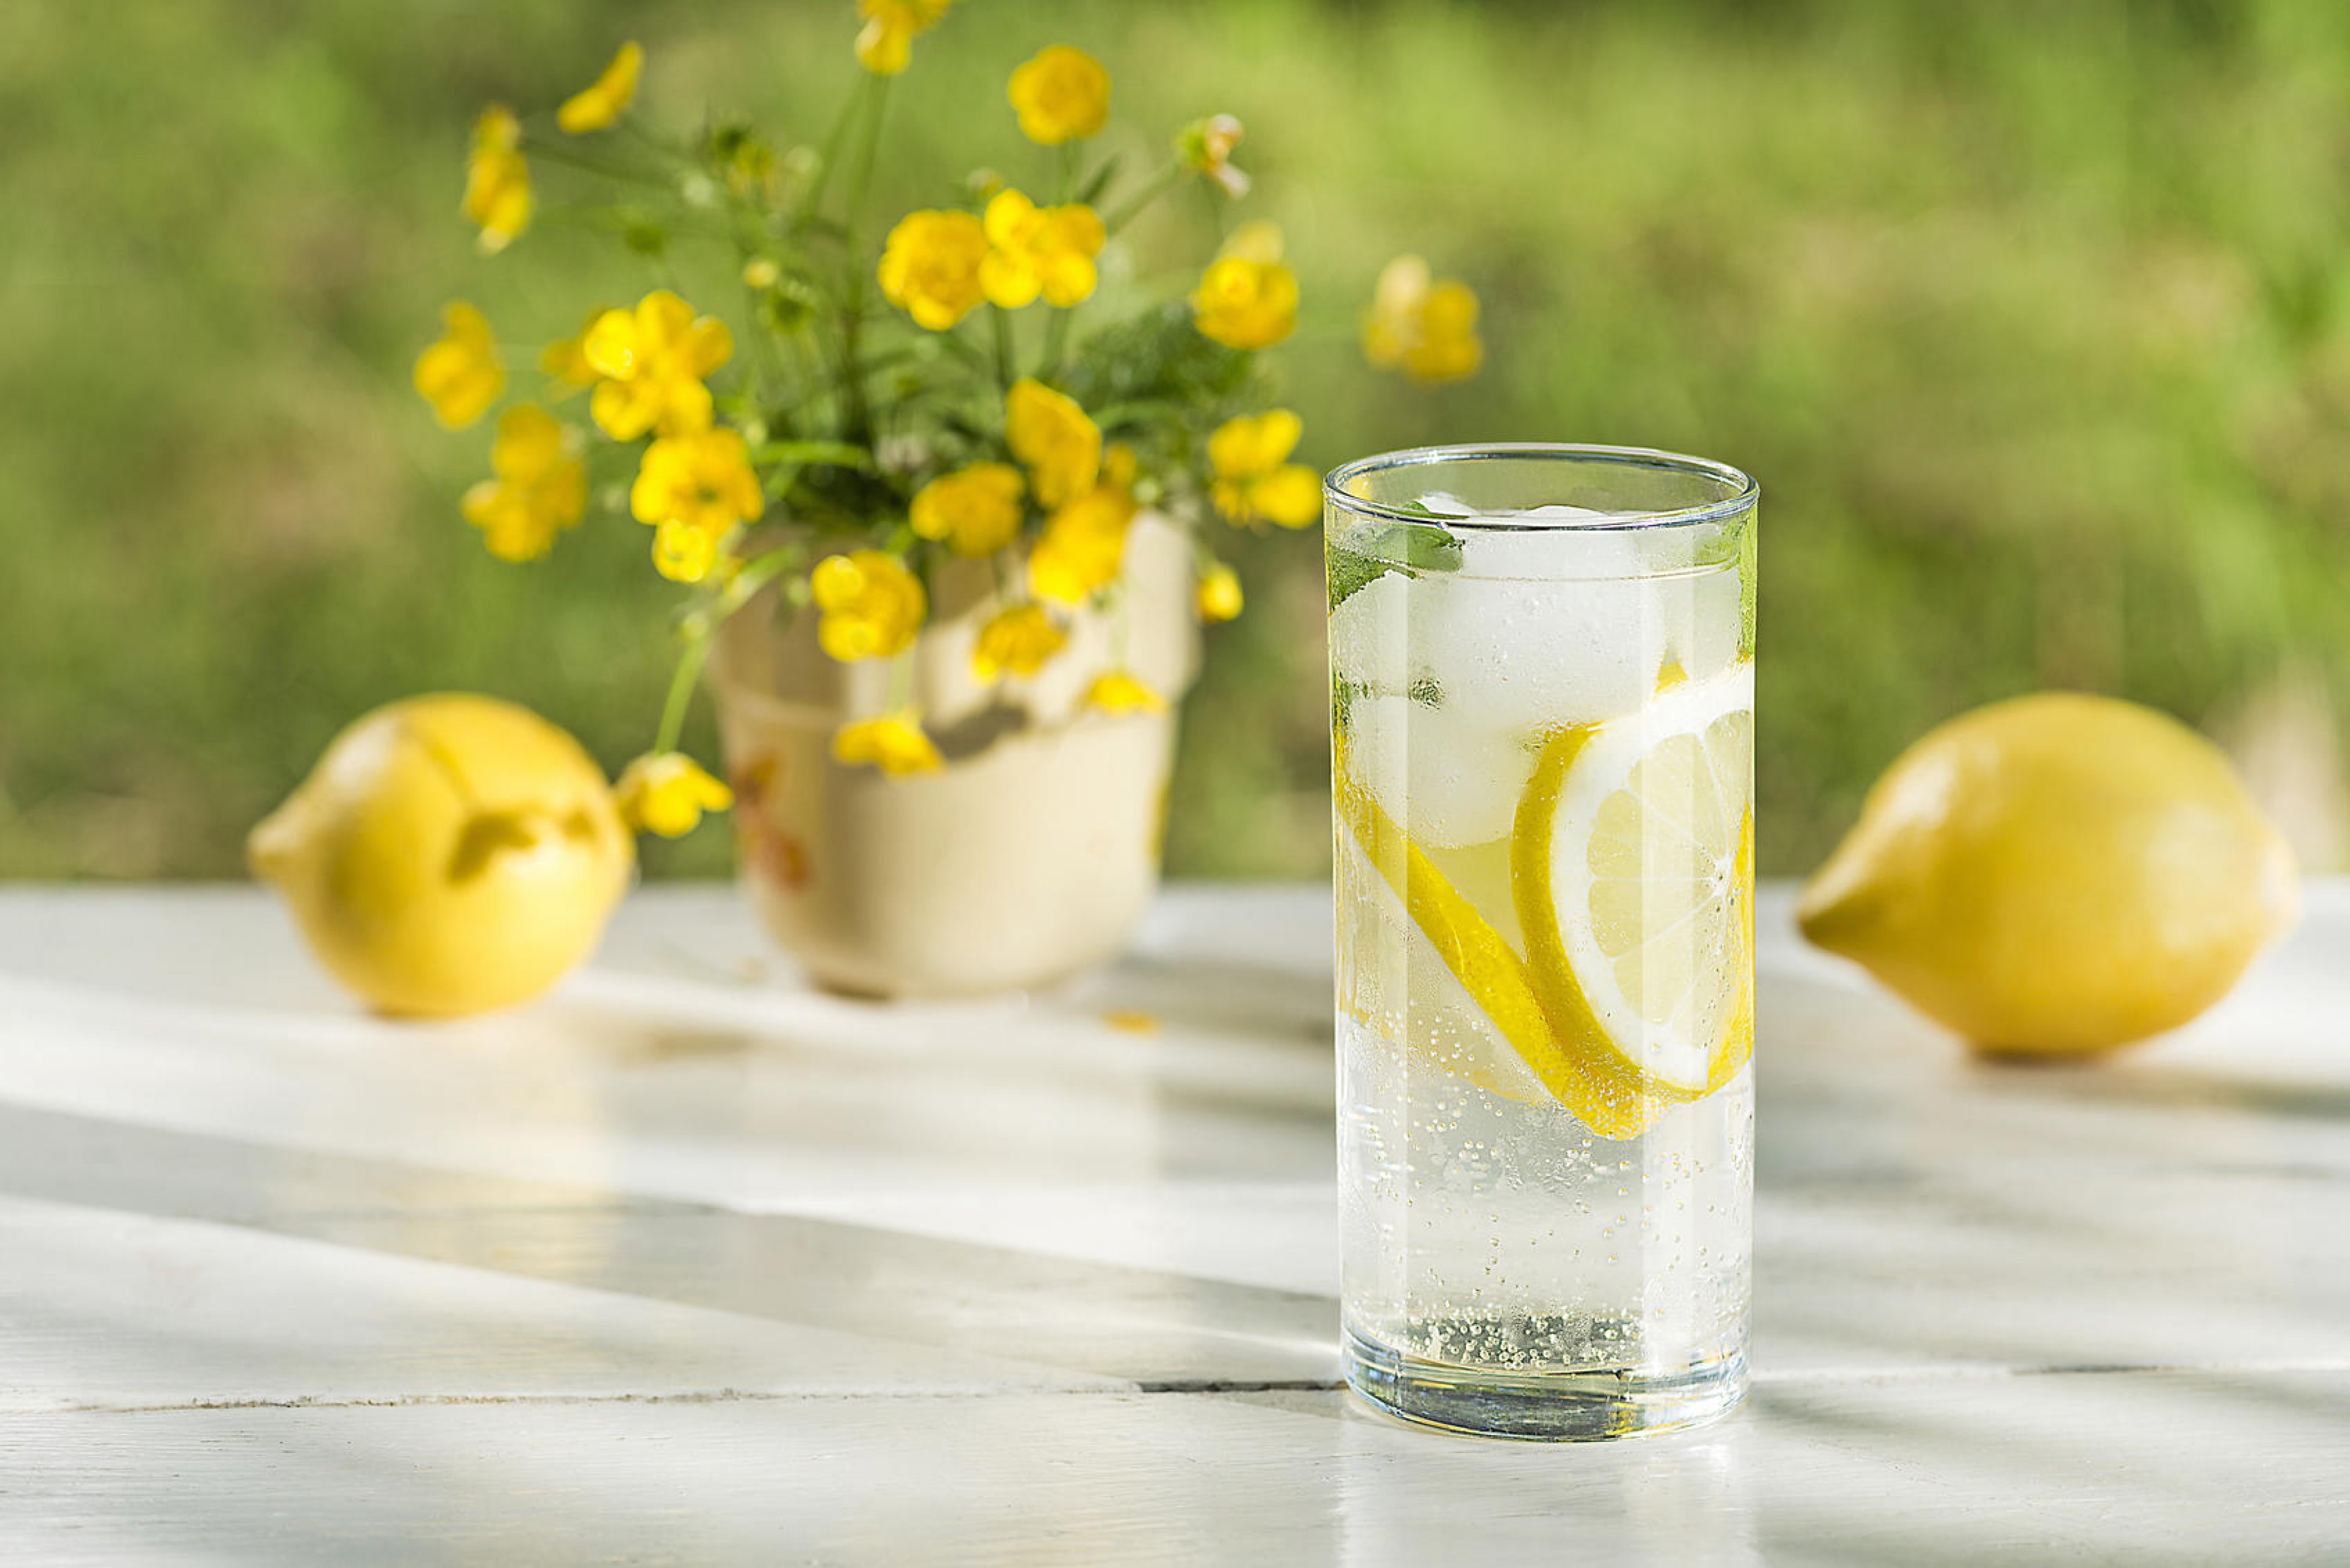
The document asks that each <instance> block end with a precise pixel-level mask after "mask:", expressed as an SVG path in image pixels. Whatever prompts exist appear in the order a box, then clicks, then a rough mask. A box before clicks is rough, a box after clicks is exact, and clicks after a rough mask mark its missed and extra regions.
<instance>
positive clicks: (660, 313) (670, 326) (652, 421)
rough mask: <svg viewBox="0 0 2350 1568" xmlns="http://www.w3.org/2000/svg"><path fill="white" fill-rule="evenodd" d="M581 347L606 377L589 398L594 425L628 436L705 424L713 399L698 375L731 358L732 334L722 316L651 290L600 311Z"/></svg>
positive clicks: (584, 356) (593, 366)
mask: <svg viewBox="0 0 2350 1568" xmlns="http://www.w3.org/2000/svg"><path fill="white" fill-rule="evenodd" d="M579 352H580V358H582V359H583V360H584V361H585V362H586V364H587V368H588V369H591V370H593V371H594V372H595V373H596V374H597V375H598V376H600V377H602V378H604V379H603V380H602V382H601V383H599V384H598V386H597V388H596V391H595V394H594V396H593V397H592V398H591V399H590V400H589V402H588V412H589V414H590V415H591V416H592V417H593V418H594V420H595V421H596V424H597V427H598V429H600V430H601V431H603V432H604V433H605V434H606V435H608V436H610V437H611V438H612V439H613V440H614V441H634V440H636V439H637V438H638V437H639V436H640V435H643V434H644V433H645V432H646V431H658V432H659V433H660V434H661V435H665V436H667V435H682V434H687V433H690V432H692V431H702V430H707V429H708V428H709V427H710V421H711V411H712V400H711V396H710V389H709V388H708V387H707V386H705V385H703V381H702V379H703V378H704V377H706V376H709V375H710V374H711V373H712V372H713V371H715V370H717V369H719V368H720V367H722V366H723V365H724V364H725V363H726V362H727V360H728V359H729V358H732V357H733V352H734V340H733V336H732V335H731V334H730V333H729V332H728V331H727V329H726V324H725V323H724V322H723V321H720V320H718V319H717V318H716V317H709V316H696V315H695V314H694V311H693V306H691V305H688V304H687V303H686V302H685V301H684V300H683V299H681V298H680V297H679V296H676V295H675V294H672V293H671V292H670V291H669V290H667V289H655V290H654V291H653V292H652V293H650V294H648V295H646V296H644V298H642V299H640V300H639V301H638V302H637V304H636V306H635V307H634V308H632V309H627V310H607V311H605V312H604V313H603V314H602V315H600V316H598V317H597V318H596V320H595V323H594V324H593V325H592V326H590V327H588V328H587V332H586V333H585V334H584V335H583V336H582V337H581V338H580V344H579Z"/></svg>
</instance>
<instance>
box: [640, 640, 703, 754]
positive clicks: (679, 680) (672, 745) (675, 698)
mask: <svg viewBox="0 0 2350 1568" xmlns="http://www.w3.org/2000/svg"><path fill="white" fill-rule="evenodd" d="M713 629H714V628H712V625H711V623H710V621H709V619H708V618H706V617H703V616H695V617H693V618H691V619H690V620H688V621H687V622H686V626H685V645H684V646H683V647H682V648H681V649H678V653H677V668H676V669H675V670H672V671H671V674H670V678H669V697H668V699H667V700H666V701H663V702H662V703H661V716H660V732H659V733H658V734H656V735H655V736H654V737H653V751H654V753H656V754H659V753H666V752H673V751H675V750H677V738H678V735H679V734H680V732H682V731H683V730H684V729H685V711H686V709H687V708H689V707H691V705H692V702H693V685H694V682H695V681H697V680H701V679H702V665H703V664H704V663H706V662H707V661H708V660H709V658H710V639H711V634H712V630H713Z"/></svg>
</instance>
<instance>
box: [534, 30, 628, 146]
mask: <svg viewBox="0 0 2350 1568" xmlns="http://www.w3.org/2000/svg"><path fill="white" fill-rule="evenodd" d="M644 68H645V51H644V49H643V48H642V47H640V46H639V45H638V44H635V43H626V44H622V45H621V46H620V52H619V54H617V55H614V56H613V57H612V63H611V64H610V65H608V66H606V67H604V74H603V75H602V76H599V77H598V78H596V79H595V80H594V81H592V82H590V83H588V84H587V87H586V88H583V89H581V90H580V91H578V92H576V93H574V94H572V95H571V96H570V97H569V98H567V99H564V100H563V107H562V108H561V109H556V111H555V123H556V124H557V125H559V126H561V127H562V128H563V129H564V130H566V131H567V132H568V133H569V134H571V135H573V136H578V135H580V134H582V133H584V132H586V131H590V130H603V129H604V128H605V127H606V126H608V125H609V124H611V123H612V122H613V121H614V120H616V119H619V118H620V115H621V112H622V111H623V110H625V109H627V108H628V107H629V103H630V102H631V101H633V100H634V99H635V98H636V96H637V76H638V73H639V72H640V71H642V70H643V69H644Z"/></svg>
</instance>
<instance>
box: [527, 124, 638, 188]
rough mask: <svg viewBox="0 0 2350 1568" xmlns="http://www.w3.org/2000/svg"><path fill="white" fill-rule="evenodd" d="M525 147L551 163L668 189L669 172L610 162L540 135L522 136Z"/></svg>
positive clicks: (529, 151) (532, 153) (611, 178)
mask: <svg viewBox="0 0 2350 1568" xmlns="http://www.w3.org/2000/svg"><path fill="white" fill-rule="evenodd" d="M523 148H524V150H525V151H527V152H528V153H529V154H530V155H531V156H532V157H533V158H544V159H546V161H548V162H549V163H566V164H568V165H570V166H571V167H572V168H574V169H585V170H587V171H588V172H589V173H591V174H601V175H603V176H604V177H605V178H606V179H608V180H625V181H628V182H630V183H632V184H638V185H653V186H658V187H660V189H661V190H664V191H666V190H668V189H669V179H668V177H667V176H666V175H663V174H660V173H656V172H653V171H649V170H643V169H631V168H629V167H628V166H627V165H625V164H620V163H608V162H606V161H604V160H603V159H601V158H597V157H592V156H590V155H589V154H587V153H585V152H580V151H576V150H574V149H572V148H569V147H566V146H564V145H563V144H562V143H561V142H559V141H548V140H544V139H543V138H540V137H536V136H525V137H524V138H523Z"/></svg>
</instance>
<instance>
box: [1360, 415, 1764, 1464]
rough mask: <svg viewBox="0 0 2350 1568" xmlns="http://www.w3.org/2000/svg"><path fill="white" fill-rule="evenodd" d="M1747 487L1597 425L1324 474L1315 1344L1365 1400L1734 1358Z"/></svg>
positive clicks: (1740, 1130) (1599, 1419)
mask: <svg viewBox="0 0 2350 1568" xmlns="http://www.w3.org/2000/svg"><path fill="white" fill-rule="evenodd" d="M1758 494H1759V492H1758V490H1757V487H1756V485H1755V483H1754V482H1753V481H1752V479H1749V478H1748V477H1747V476H1746V475H1745V474H1743V473H1741V472H1738V471H1737V470H1735V469H1732V468H1729V467H1726V466H1724V465H1723V464H1721V463H1718V462H1705V461H1702V460H1700V459H1697V458H1689V457H1676V456H1673V455H1671V454H1669V453H1666V452H1645V451H1638V450H1632V449H1626V448H1613V447H1579V446H1487V447H1436V448H1428V449H1424V450H1421V451H1417V452H1393V453H1389V454H1387V455H1385V456H1381V457H1373V458H1367V459H1364V460H1363V461H1361V462H1355V463H1350V464H1348V465H1347V466H1346V467H1344V468H1341V469H1339V470H1337V471H1336V472H1334V473H1333V474H1331V475H1330V477H1329V480H1328V483H1327V486H1326V502H1327V544H1328V566H1329V587H1330V740H1331V749H1332V753H1333V758H1332V761H1333V774H1334V778H1333V785H1334V793H1335V797H1336V812H1335V815H1336V862H1337V864H1336V881H1337V990H1338V999H1337V1000H1338V1161H1339V1165H1338V1181H1339V1193H1340V1210H1341V1223H1342V1226H1343V1231H1344V1235H1343V1252H1344V1275H1345V1280H1344V1300H1345V1351H1346V1360H1347V1378H1348V1381H1349V1382H1351V1383H1352V1384H1353V1385H1354V1386H1355V1387H1356V1388H1357V1390H1359V1391H1360V1392H1361V1393H1363V1394H1364V1395H1366V1396H1367V1397H1369V1398H1371V1399H1372V1400H1374V1401H1376V1402H1378V1404H1380V1405H1383V1406H1385V1407H1388V1409H1390V1410H1393V1411H1395V1412H1397V1413H1399V1414H1401V1415H1404V1416H1407V1417H1412V1418H1414V1419H1417V1420H1420V1421H1426V1422H1430V1423H1432V1424H1435V1425H1438V1426H1443V1427H1450V1428H1459V1429H1462V1430H1467V1431H1475V1432H1488V1433H1495V1434H1501V1435H1507V1436H1513V1437H1524V1438H1598V1437H1615V1436H1621V1435H1625V1434H1628V1433H1632V1432H1638V1431H1645V1430H1653V1429H1657V1428H1666V1427H1675V1426H1681V1425H1685V1424H1687V1423H1689V1422H1691V1421H1696V1420H1701V1419H1703V1418H1705V1417H1710V1416H1713V1415H1718V1414H1720V1413H1721V1412H1722V1411H1724V1410H1727V1409H1729V1408H1730V1407H1731V1406H1733V1405H1735V1404H1736V1403H1737V1402H1738V1400H1739V1398H1740V1397H1742V1395H1743V1393H1744V1391H1745V1376H1746V1361H1745V1345H1746V1322H1747V1297H1748V1290H1749V1280H1750V1273H1751V1258H1752V1236H1753V1210H1752V1169H1753V1128H1754V1090H1753V1077H1752V1069H1751V1067H1750V1065H1749V1064H1750V1062H1751V1060H1752V1055H1753V1042H1754V895H1753V888H1754V872H1753V866H1754V814H1753V805H1752V799H1753V788H1752V779H1753V734H1754V665H1753V649H1754V561H1755V556H1754V547H1755V508H1756V502H1757V499H1758Z"/></svg>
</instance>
